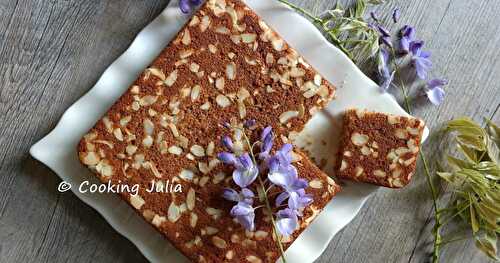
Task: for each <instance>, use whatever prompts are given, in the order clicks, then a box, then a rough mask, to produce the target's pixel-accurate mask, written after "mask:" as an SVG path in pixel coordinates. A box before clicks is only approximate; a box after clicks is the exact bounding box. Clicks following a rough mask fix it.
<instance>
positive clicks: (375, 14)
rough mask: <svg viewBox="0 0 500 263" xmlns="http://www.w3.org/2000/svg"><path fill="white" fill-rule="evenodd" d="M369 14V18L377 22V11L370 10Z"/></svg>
mask: <svg viewBox="0 0 500 263" xmlns="http://www.w3.org/2000/svg"><path fill="white" fill-rule="evenodd" d="M370 16H371V18H372V19H373V21H375V22H377V23H378V22H379V20H378V16H377V13H375V12H374V11H371V12H370Z"/></svg>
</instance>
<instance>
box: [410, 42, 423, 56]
mask: <svg viewBox="0 0 500 263" xmlns="http://www.w3.org/2000/svg"><path fill="white" fill-rule="evenodd" d="M423 46H424V41H422V40H415V41H412V42H411V43H410V51H411V53H412V54H413V55H416V56H420V51H421V50H422V47H423Z"/></svg>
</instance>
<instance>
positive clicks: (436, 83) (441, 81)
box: [427, 79, 448, 89]
mask: <svg viewBox="0 0 500 263" xmlns="http://www.w3.org/2000/svg"><path fill="white" fill-rule="evenodd" d="M444 85H448V80H446V79H433V80H429V82H427V86H428V87H429V89H433V88H435V87H442V86H444Z"/></svg>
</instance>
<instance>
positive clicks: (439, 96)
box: [426, 87, 445, 106]
mask: <svg viewBox="0 0 500 263" xmlns="http://www.w3.org/2000/svg"><path fill="white" fill-rule="evenodd" d="M426 95H427V98H428V99H429V101H430V102H431V103H432V104H434V105H436V106H437V105H440V104H441V103H443V101H444V96H445V92H444V90H443V89H442V88H441V87H435V88H433V89H429V90H427V91H426Z"/></svg>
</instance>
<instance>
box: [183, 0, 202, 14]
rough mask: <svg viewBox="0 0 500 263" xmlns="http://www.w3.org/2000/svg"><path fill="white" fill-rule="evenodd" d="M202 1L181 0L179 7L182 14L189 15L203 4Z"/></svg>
mask: <svg viewBox="0 0 500 263" xmlns="http://www.w3.org/2000/svg"><path fill="white" fill-rule="evenodd" d="M201 2H202V0H180V1H179V7H180V9H181V11H182V13H184V14H187V13H189V12H191V11H192V10H193V8H194V7H196V6H197V5H199V4H201Z"/></svg>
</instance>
